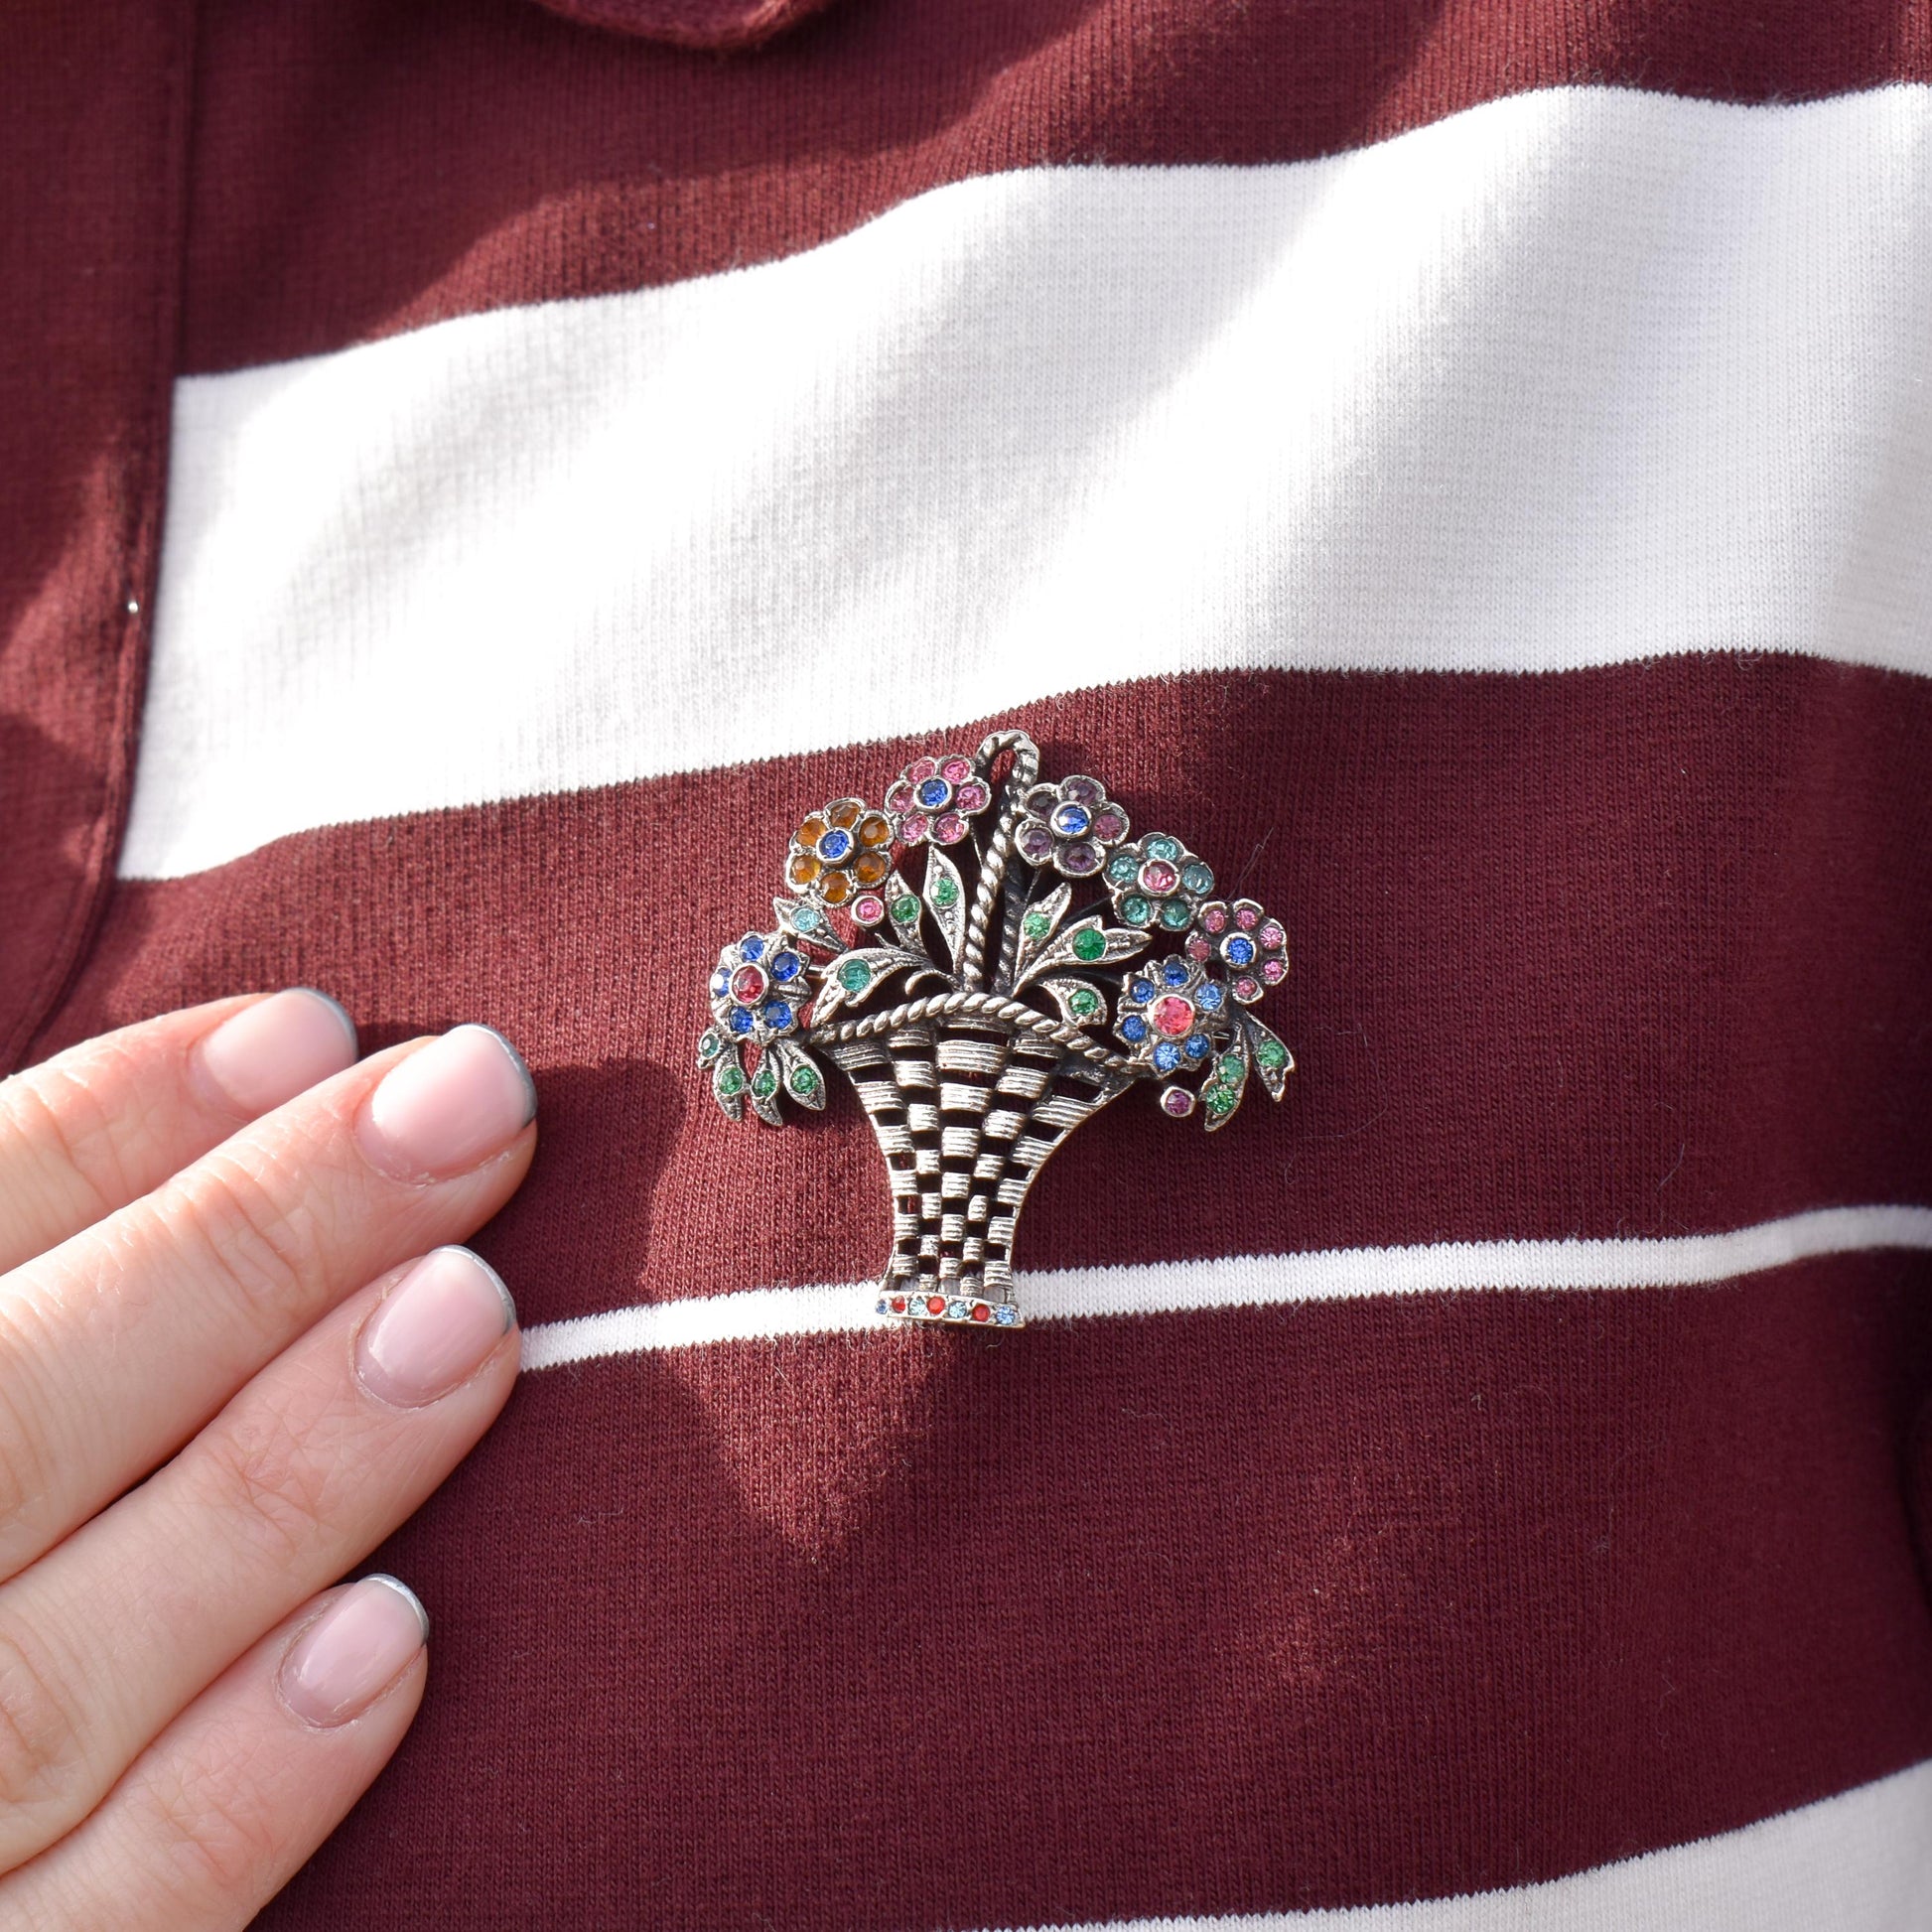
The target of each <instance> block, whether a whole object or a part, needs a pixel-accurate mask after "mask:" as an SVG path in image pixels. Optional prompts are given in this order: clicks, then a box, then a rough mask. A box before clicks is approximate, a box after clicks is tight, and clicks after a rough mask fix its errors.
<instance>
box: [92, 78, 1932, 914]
mask: <svg viewBox="0 0 1932 1932" xmlns="http://www.w3.org/2000/svg"><path fill="white" fill-rule="evenodd" d="M1928 315H1932V90H1928V89H1926V88H1925V87H1922V86H1897V87H1888V88H1883V89H1879V90H1875V91H1872V92H1868V93H1863V94H1857V95H1852V96H1848V97H1843V98H1839V99H1834V100H1829V101H1823V102H1814V103H1808V104H1800V105H1780V106H1774V107H1736V106H1726V105H1722V104H1717V103H1712V102H1708V101H1696V100H1681V99H1675V98H1672V97H1669V96H1664V95H1652V94H1643V93H1629V92H1616V91H1611V90H1594V89H1587V88H1565V89H1551V90H1548V91H1544V92H1536V93H1529V94H1523V95H1518V96H1515V97H1512V98H1509V99H1505V100H1500V101H1496V102H1494V103H1491V104H1489V105H1486V106H1481V107H1477V108H1472V109H1470V110H1469V111H1468V112H1466V113H1463V114H1460V115H1457V116H1455V117H1453V118H1452V119H1449V120H1447V121H1443V122H1441V123H1438V124H1436V125H1434V126H1431V127H1427V128H1423V129H1420V130H1418V131H1416V132H1414V133H1411V134H1406V135H1403V136H1401V137H1399V138H1397V139H1394V140H1390V141H1387V142H1384V143H1382V144H1380V145H1378V146H1374V147H1371V148H1368V149H1366V150H1364V151H1361V152H1358V153H1353V154H1347V155H1341V156H1336V157H1333V158H1330V159H1324V160H1319V161H1311V162H1306V163H1297V164H1293V165H1284V166H1275V167H1257V168H1187V169H1141V168H1136V169H1091V170H1074V169H1068V170H1052V171H1037V172H1028V173H1019V174H1011V175H1004V176H999V177H995V178H993V179H989V180H977V181H969V182H964V183H961V184H959V185H957V186H954V187H948V188H945V189H942V190H939V191H937V192H934V193H932V194H928V195H925V196H922V197H920V198H918V199H916V200H914V201H912V202H909V203H907V204H906V205H904V206H902V207H898V208H896V209H894V210H893V211H892V212H890V213H888V214H886V215H885V216H883V217H881V218H880V219H879V220H877V221H875V222H873V223H871V224H870V225H869V226H867V227H865V228H863V229H861V230H859V231H858V232H856V233H854V234H851V235H848V236H845V237H842V238H840V239H838V240H835V241H833V242H830V243H828V244H826V245H825V246H822V247H819V248H815V249H812V250H810V251H808V252H806V253H803V254H801V255H798V256H795V257H792V258H790V259H787V260H783V261H778V262H774V263H770V264H768V265H764V266H760V267H758V268H754V269H749V270H745V271H742V272H738V273H733V274H728V275H722V276H717V277H714V278H710V279H707V280H703V281H696V282H689V283H684V284H681V285H678V286H674V287H670V288H662V289H650V290H644V291H640V292H636V293H631V294H625V295H620V296H613V297H609V298H604V299H599V300H595V301H587V302H577V303H555V304H547V305H542V306H535V307H526V308H519V309H510V310H505V311H500V312H497V313H493V314H488V315H482V316H476V317H469V318H464V319H460V320H456V321H452V322H448V323H444V324H439V325H437V326H435V327H432V328H427V329H424V330H422V331H420V332H418V333H416V334H413V335H407V336H403V337H401V338H399V339H396V340H393V341H389V342H384V343H379V344H376V345H368V346H364V347H359V348H354V349H349V350H346V351H344V352H342V353H338V354H334V355H328V356H323V357H319V358H316V359H313V360H309V361H303V362H297V363H291V364H286V365H281V366H276V367H269V368H259V369H253V370H247V371H243V372H240V373H236V374H230V375H221V376H213V377H205V378H195V379H191V380H187V381H184V382H183V383H182V384H181V386H180V393H179V397H178V407H177V414H176V419H175V441H174V460H173V474H172V481H171V490H172V494H171V497H170V502H169V508H168V524H167V533H166V544H165V550H164V558H163V569H162V580H161V589H160V600H159V608H158V612H157V619H156V626H157V627H156V635H155V646H154V657H153V669H152V678H151V683H150V689H149V698H148V715H147V722H146V728H145V735H144V738H143V742H142V748H141V761H140V768H139V774H138V782H137V785H136V790H135V798H134V808H133V817H132V822H131V824H130V826H129V829H128V835H127V841H126V845H125V848H124V852H123V856H122V867H123V870H124V871H125V872H126V873H127V874H129V875H131V876H135V877H165V876H170V875H175V874H180V873H186V872H191V871H196V870H199V869H201V868H203V867H207V866H210V865H214V864H216V863H218V862H220V861H223V860H226V859H229V858H231V857H233V856H235V855H237V854H239V853H241V852H243V851H245V850H247V849H248V848H250V847H251V846H253V845H256V844H258V843H261V842H262V841H264V840H266V839H268V838H271V837H274V836H276V835H278V834H281V833H284V832H290V831H295V830H298V829H301V828H303V827H306V826H313V825H318V824H325V823H331V822H336V821H342V820H350V819H363V818H371V817H379V816H382V815H385V814H389V813H396V812H404V811H412V810H422V809H427V808H434V807H439V806H448V805H457V804H463V803H472V802H477V801H481V800H484V799H491V798H501V797H511V796H519V795H525V794H531V793H539V792H545V791H552V790H558V789H568V788H573V787H580V786H586V785H593V784H599V783H606V782H612V781H617V780H621V779H628V778H635V777H644V776H651V775H654V774H658V773H663V772H667V771H672V770H679V769H688V768H695V767H702V766H709V765H717V764H727V763H732V762H736V761H739V760H742V759H753V758H760V757H766V756H777V755H787V754H791V753H796V752H800V751H805V750H809V749H814V748H819V747H825V746H830V745H838V744H844V743H849V742H852V741H856V740H864V739H869V738H874V737H879V736H885V735H891V734H899V733H905V732H913V731H918V730H923V729H926V728H927V727H934V726H939V725H942V724H944V723H947V722H949V721H954V720H959V719H965V718H971V717H977V716H979V715H981V714H983V713H987V712H997V713H1010V712H1012V711H1013V709H1014V708H1015V707H1017V706H1019V705H1021V704H1023V703H1025V702H1026V701H1028V700H1030V699H1033V698H1035V697H1038V696H1041V695H1044V694H1047V693H1050V692H1055V691H1065V690H1072V689H1077V688H1080V687H1083V686H1087V685H1092V684H1097V683H1101V682H1106V681H1112V680H1118V679H1121V678H1129V677H1146V676H1151V675H1156V674H1161V673H1166V672H1173V671H1184V670H1191V669H1216V668H1232V667H1243V666H1260V665H1309V666H1342V667H1417V668H1441V669H1450V670H1456V669H1497V668H1502V669H1516V670H1561V669H1565V668H1568V667H1572V666H1579V665H1587V664H1601V663H1609V662H1615V661H1620V660H1624V659H1628V658H1631V657H1636V656H1643V655H1652V654H1656V653H1662V652H1687V651H1700V650H1714V649H1725V650H1727V649H1759V650H1768V651H1796V652H1806V653H1813V654H1817V655H1822V656H1825V657H1832V658H1840V659H1845V660H1849V661H1855V662H1860V663H1864V664H1873V665H1885V666H1893V667H1902V668H1909V669H1913V670H1917V671H1926V670H1928V669H1932V544H1927V543H1926V541H1925V532H1926V530H1927V529H1928V528H1932V382H1928V381H1927V379H1926V377H1927V373H1928V368H1929V367H1932V347H1929V346H1928V345H1929V344H1932V334H1929V333H1928V330H1927V327H1926V318H1927V316H1928Z"/></svg>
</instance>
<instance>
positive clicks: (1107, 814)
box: [1093, 811, 1127, 845]
mask: <svg viewBox="0 0 1932 1932" xmlns="http://www.w3.org/2000/svg"><path fill="white" fill-rule="evenodd" d="M1093 835H1094V837H1095V838H1097V839H1104V840H1106V842H1107V843H1108V844H1109V845H1113V844H1117V843H1118V842H1119V841H1120V840H1122V839H1124V838H1125V837H1126V836H1127V821H1126V819H1124V818H1123V817H1122V816H1121V815H1120V813H1119V812H1116V811H1104V812H1095V813H1094V815H1093Z"/></svg>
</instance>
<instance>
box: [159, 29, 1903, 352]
mask: <svg viewBox="0 0 1932 1932" xmlns="http://www.w3.org/2000/svg"><path fill="white" fill-rule="evenodd" d="M206 13H207V19H206V23H205V27H204V37H203V51H202V60H201V71H200V76H199V86H198V95H199V99H198V109H197V158H196V184H197V186H196V196H195V203H194V217H193V221H192V225H191V250H190V300H189V311H188V327H187V333H186V340H185V350H184V352H185V356H186V366H187V367H189V368H190V369H197V370H212V369H224V368H234V367H238V366H241V365H243V364H247V363H254V362H264V361H271V360H275V359H278V358H280V357H285V356H293V355H301V354H307V353H312V352H316V351H320V350H325V349H331V348H339V347H341V346H343V345H345V344H347V343H351V342H358V341H362V340H366V339H368V338H370V337H375V336H380V335H384V334H387V333H390V332H393V331H396V330H400V329H405V328H411V327H416V326H419V325H421V324H423V323H427V322H431V321H435V320H437V319H439V318H442V317H446V316H451V315H457V314H464V313H470V312H474V311H477V310H483V309H489V308H495V307H500V306H502V305H505V304H509V303H516V302H530V301H537V300H543V299H551V298H557V297H565V296H581V295H593V294H601V293H606V292H608V291H611V290H617V289H627V288H635V287H640V286H644V285H647V284H655V283H662V282H668V281H673V280H676V279H678V278H680V277H684V276H690V275H698V274H705V273H710V272H713V271H716V270H720V269H724V268H729V267H732V266H735V265H739V264H742V263H745V262H751V261H760V260H766V259H770V258H772V257H775V256H778V255H782V254H785V253H788V252H790V251H793V250H796V249H800V248H804V247H808V246H810V245H811V244H813V243H815V242H819V241H823V240H825V239H827V238H828V237H830V236H832V235H835V234H840V233H843V232H845V231H846V230H847V229H849V228H852V227H854V226H855V225H857V224H858V223H859V222H862V221H864V220H867V219H869V218H870V217H871V216H873V215H875V214H877V213H879V212H880V211H881V210H882V209H884V208H887V207H892V206H893V205H894V204H896V203H897V202H900V201H903V200H904V199H905V198H906V197H908V196H911V195H915V194H918V193H921V192H922V191H924V190H927V189H931V188H934V187H937V186H939V185H940V184H942V183H946V182H952V181H958V180H961V179H963V178H966V177H969V176H975V175H984V174H989V173H993V172H996V171H999V170H1002V169H1011V168H1023V167H1038V166H1047V165H1053V164H1057V163H1069V162H1078V163H1086V162H1097V163H1116V164H1125V163H1157V164H1158V163H1174V162H1249V163H1252V162H1264V161H1286V160H1298V159H1302V158H1305V157H1308V156H1311V155H1317V154H1325V153H1331V152H1335V151H1338V150H1341V149H1345V148H1349V147H1353V146H1357V145H1360V144H1363V143H1366V142H1370V141H1376V140H1380V139H1383V138H1385V137H1387V136H1389V135H1392V134H1397V133H1400V132H1402V131H1403V130H1404V129H1407V128H1413V127H1417V126H1421V125H1423V124H1424V123H1427V122H1430V121H1434V120H1438V119H1440V118H1442V117H1443V116H1444V115H1446V114H1449V113H1452V112H1455V111H1456V110H1458V109H1460V108H1464V107H1469V106H1472V105H1474V104H1476V103H1477V102H1480V101H1484V100H1490V99H1494V98H1496V97H1498V96H1501V95H1505V94H1510V93H1516V92H1521V91H1523V90H1525V89H1530V88H1537V87H1548V86H1554V85H1559V84H1563V83H1567V82H1577V83H1592V84H1595V83H1600V84H1607V85H1617V86H1630V87H1641V88H1646V89H1649V90H1653V91H1660V92H1676V93H1683V94H1692V95H1698V96H1703V97H1709V98H1715V99H1722V100H1737V101H1765V100H1789V99H1798V98H1806V97H1812V96H1817V95H1823V94H1828V93H1834V92H1842V91H1845V90H1848V89H1852V88H1858V87H1865V86H1872V85H1876V84H1880V83H1882V82H1886V81H1892V80H1905V79H1925V78H1928V77H1932V14H1928V13H1927V11H1926V9H1924V8H1923V7H1914V6H1910V5H1902V4H1899V0H1852V3H1851V4H1846V5H1842V6H1832V7H1819V6H1816V5H1813V4H1810V0H1750V3H1749V4H1746V0H1708V3H1707V4H1703V5H1698V6H1656V5H1653V4H1650V0H1516V3H1515V4H1511V5H1507V6H1479V5H1473V4H1469V3H1468V0H1461V4H1456V5H1452V6H1449V7H1444V6H1443V5H1441V4H1439V3H1438V0H1397V3H1395V4H1391V0H1290V3H1287V4H1270V5H1266V6H1254V7H1227V8H1210V7H1201V6H1198V5H1193V4H1188V3H1187V0H975V4H974V5H972V6H970V7H962V6H961V5H959V4H958V0H837V4H834V5H833V6H832V7H831V8H830V10H829V11H828V12H826V13H825V14H823V15H822V16H819V17H817V18H814V19H811V20H809V21H807V22H806V23H805V24H804V25H803V26H801V27H799V28H797V29H796V30H795V31H793V32H790V33H788V34H785V35H783V36H782V37H780V38H779V39H778V40H777V41H775V42H773V43H772V44H771V45H770V46H768V47H766V48H765V49H763V50H762V51H760V52H759V54H758V55H757V56H755V57H748V58H741V59H738V60H726V61H721V60H717V59H713V58H706V57H697V56H693V55H691V54H688V53H684V52H680V51H678V50H675V49H669V48H664V47H659V46H653V45H650V44H648V43H645V42H640V41H635V40H626V39H623V38H620V37H618V36H616V35H611V34H604V33H598V32H594V31H590V30H588V29H586V28H584V27H581V26H577V25H574V24H572V23H570V22H567V21H564V20H560V19H557V18H555V17H554V16H552V15H550V14H547V13H545V12H543V11H542V10H541V9H539V8H538V7H536V6H534V5H531V4H529V0H418V3H417V4H413V5H410V6H407V7H398V6H395V5H393V4H391V0H285V3H284V4H281V5H277V6H274V7H262V6H259V5H253V4H250V0H226V4H216V5H214V6H212V7H210V8H208V9H207V10H206ZM774 326H781V325H777V324H774Z"/></svg>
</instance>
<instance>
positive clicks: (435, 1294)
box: [355, 1248, 516, 1409]
mask: <svg viewBox="0 0 1932 1932" xmlns="http://www.w3.org/2000/svg"><path fill="white" fill-rule="evenodd" d="M515 1322H516V1305H515V1304H514V1303H513V1302H512V1301H511V1300H510V1292H509V1290H508V1289H506V1288H505V1287H504V1286H503V1284H502V1282H501V1281H500V1280H499V1279H498V1278H497V1274H496V1271H495V1269H493V1268H492V1267H490V1266H489V1264H488V1263H487V1262H486V1261H484V1260H483V1258H482V1257H481V1256H479V1255H473V1254H472V1253H471V1252H470V1250H469V1249H468V1248H438V1249H436V1250H435V1251H434V1252H433V1253H431V1254H426V1255H425V1256H424V1257H423V1258H422V1260H421V1261H419V1262H418V1263H417V1264H416V1265H415V1267H413V1268H412V1269H410V1271H409V1273H408V1274H406V1275H405V1276H404V1277H403V1278H402V1280H401V1281H399V1282H398V1283H397V1284H396V1285H395V1287H394V1288H392V1289H391V1290H390V1291H389V1293H388V1294H387V1295H386V1296H384V1297H383V1299H382V1301H381V1302H380V1303H379V1304H378V1305H377V1307H376V1311H375V1312H374V1313H373V1314H372V1315H370V1316H369V1318H368V1320H367V1321H366V1322H365V1323H364V1324H363V1328H362V1332H361V1334H360V1335H359V1336H358V1337H357V1339H356V1343H355V1372H356V1374H357V1375H358V1376H360V1378H361V1380H362V1386H363V1387H364V1388H365V1389H367V1390H368V1391H369V1392H370V1394H372V1395H377V1396H380V1397H381V1398H382V1400H383V1401H384V1402H390V1403H394V1404H395V1406H396V1407H397V1408H399V1409H420V1408H421V1407H422V1406H423V1405H424V1404H425V1403H428V1402H434V1401H436V1399H437V1398H438V1397H439V1396H446V1395H448V1394H449V1393H450V1391H451V1390H452V1389H454V1388H458V1387H460V1386H461V1385H462V1384H463V1383H465V1382H467V1381H469V1379H470V1378H471V1376H473V1375H474V1374H476V1372H477V1370H478V1369H480V1368H481V1367H482V1366H483V1360H484V1358H485V1357H486V1356H487V1355H488V1354H489V1351H490V1350H491V1349H492V1348H494V1347H495V1346H496V1344H497V1343H498V1342H499V1341H501V1340H502V1339H503V1337H504V1336H505V1335H506V1334H508V1333H509V1331H510V1329H511V1328H512V1327H513V1326H514V1325H515Z"/></svg>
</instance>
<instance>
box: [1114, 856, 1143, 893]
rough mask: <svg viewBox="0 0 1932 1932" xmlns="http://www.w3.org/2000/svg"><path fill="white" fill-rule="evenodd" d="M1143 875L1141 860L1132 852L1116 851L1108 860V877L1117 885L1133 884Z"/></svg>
mask: <svg viewBox="0 0 1932 1932" xmlns="http://www.w3.org/2000/svg"><path fill="white" fill-rule="evenodd" d="M1140 876H1141V862H1140V860H1139V859H1138V858H1137V857H1136V856H1135V855H1134V854H1133V853H1131V852H1116V853H1115V854H1114V856H1113V857H1112V858H1111V859H1109V860H1108V861H1107V877H1108V878H1109V879H1111V880H1112V881H1113V882H1114V884H1115V885H1116V886H1131V885H1133V883H1134V882H1135V880H1137V879H1138V878H1140Z"/></svg>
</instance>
